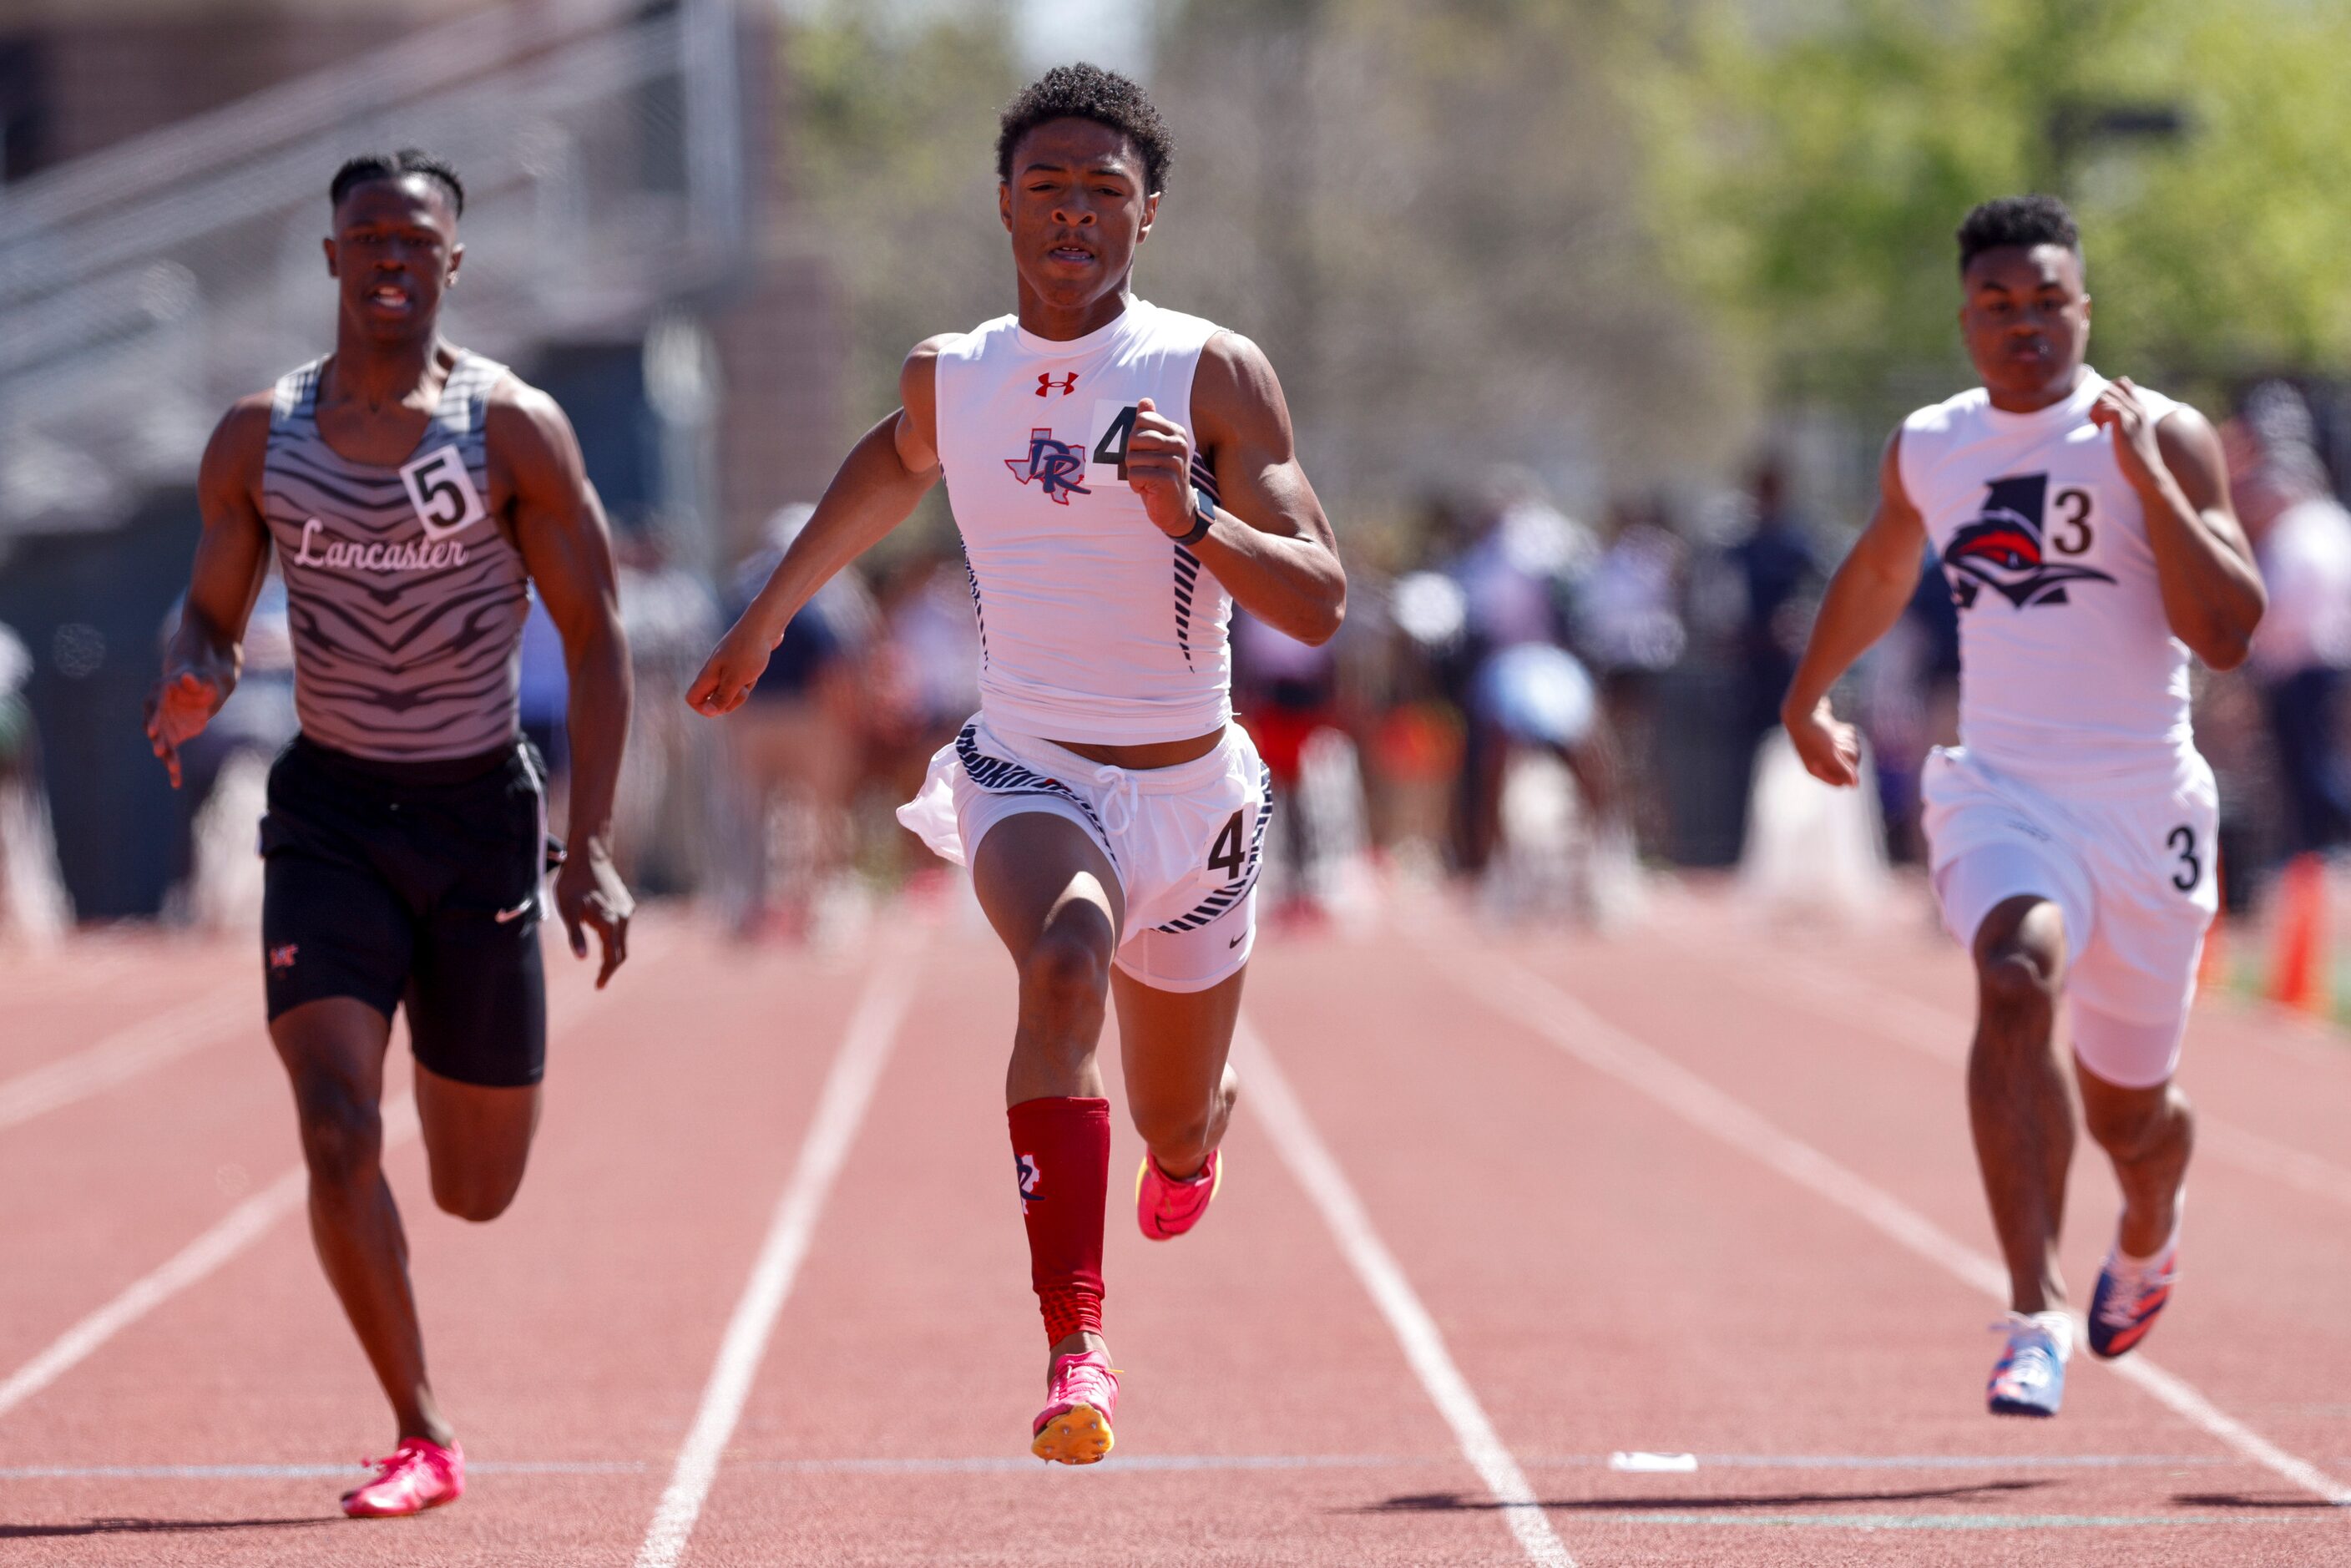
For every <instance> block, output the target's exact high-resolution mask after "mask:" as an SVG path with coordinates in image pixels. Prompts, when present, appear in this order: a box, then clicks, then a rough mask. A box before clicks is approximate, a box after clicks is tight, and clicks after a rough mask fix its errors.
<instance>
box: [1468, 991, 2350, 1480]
mask: <svg viewBox="0 0 2351 1568" xmlns="http://www.w3.org/2000/svg"><path fill="white" fill-rule="evenodd" d="M1437 967H1438V968H1439V969H1440V971H1441V972H1443V973H1444V974H1446V975H1447V977H1449V978H1451V979H1452V980H1453V981H1454V982H1455V983H1456V984H1458V985H1459V986H1460V987H1461V988H1463V989H1465V990H1467V991H1468V992H1469V993H1470V994H1471V995H1473V996H1475V997H1477V998H1479V1000H1480V1001H1482V1002H1484V1003H1485V1004H1486V1005H1487V1006H1488V1007H1489V1008H1492V1009H1495V1010H1496V1011H1498V1012H1501V1013H1504V1014H1506V1015H1508V1016H1509V1017H1511V1018H1513V1019H1517V1020H1518V1021H1519V1022H1520V1023H1521V1024H1524V1025H1525V1026H1526V1027H1527V1028H1528V1029H1530V1030H1533V1031H1534V1032H1535V1033H1536V1034H1538V1035H1540V1036H1541V1037H1542V1038H1543V1039H1544V1040H1549V1041H1550V1042H1551V1043H1552V1045H1554V1046H1556V1047H1558V1048H1559V1049H1560V1050H1561V1051H1564V1052H1566V1053H1567V1054H1568V1055H1569V1056H1571V1057H1573V1058H1574V1059H1575V1060H1576V1061H1580V1062H1582V1063H1583V1064H1584V1065H1585V1066H1586V1067H1589V1068H1591V1069H1593V1071H1598V1072H1602V1073H1604V1074H1606V1075H1607V1076H1609V1077H1611V1078H1614V1079H1615V1080H1616V1081H1617V1082H1620V1083H1624V1084H1625V1085H1627V1086H1629V1087H1631V1088H1634V1089H1636V1090H1638V1091H1640V1092H1642V1093H1644V1094H1646V1095H1647V1096H1648V1097H1649V1098H1650V1099H1652V1100H1654V1101H1656V1103H1658V1104H1659V1105H1662V1106H1663V1107H1665V1108H1666V1109H1667V1110H1668V1111H1671V1112H1672V1113H1675V1114H1676V1115H1677V1116H1679V1117H1681V1118H1682V1119H1683V1120H1684V1121H1686V1122H1688V1123H1690V1124H1692V1125H1694V1126H1697V1127H1698V1128H1700V1129H1702V1130H1704V1131H1706V1132H1708V1133H1711V1134H1714V1135H1715V1136H1716V1137H1718V1138H1720V1139H1721V1140H1722V1141H1723V1142H1725V1143H1727V1144H1729V1145H1731V1146H1732V1147H1734V1148H1737V1149H1739V1150H1740V1151H1742V1152H1744V1153H1746V1154H1748V1155H1752V1156H1754V1157H1755V1158H1756V1159H1758V1160H1761V1161H1762V1162H1763V1163H1764V1164H1765V1165H1767V1166H1771V1168H1772V1169H1774V1170H1776V1171H1778V1172H1780V1173H1781V1174H1782V1176H1787V1177H1788V1178H1789V1179H1790V1180H1791V1181H1793V1182H1795V1183H1796V1184H1797V1185H1799V1186H1804V1187H1807V1188H1810V1189H1811V1190H1812V1191H1813V1192H1814V1193H1815V1194H1817V1195H1819V1196H1820V1197H1824V1198H1826V1199H1828V1200H1829V1201H1830V1202H1831V1203H1834V1204H1835V1205H1836V1206H1837V1207H1840V1208H1843V1209H1844V1210H1846V1211H1847V1212H1849V1213H1851V1214H1854V1215H1855V1216H1857V1217H1859V1218H1862V1219H1864V1220H1865V1221H1867V1222H1868V1223H1869V1224H1870V1225H1872V1226H1874V1227H1876V1228H1877V1229H1878V1230H1879V1231H1881V1232H1882V1233H1884V1234H1885V1235H1886V1236H1887V1237H1889V1238H1891V1239H1893V1240H1895V1241H1896V1242H1898V1243H1900V1244H1901V1245H1902V1246H1904V1247H1907V1248H1908V1249H1910V1250H1911V1251H1913V1252H1916V1253H1917V1255H1918V1256H1919V1257H1921V1258H1924V1259H1926V1260H1928V1262H1931V1263H1933V1264H1934V1265H1935V1266H1936V1267H1937V1268H1938V1269H1941V1270H1944V1271H1945V1272H1947V1273H1949V1274H1952V1275H1955V1276H1957V1277H1958V1278H1959V1280H1960V1281H1964V1282H1965V1283H1967V1284H1969V1285H1971V1286H1973V1287H1974V1288H1976V1289H1977V1290H1979V1291H1983V1292H1984V1293H1985V1294H1987V1295H1989V1296H1991V1298H1992V1299H1993V1300H1995V1301H2006V1300H2007V1299H2008V1273H2007V1270H2004V1269H2002V1268H2001V1266H2000V1265H1999V1264H1998V1263H1996V1262H1994V1261H1993V1260H1991V1258H1989V1257H1987V1256H1985V1255H1984V1254H1983V1253H1981V1252H1979V1251H1977V1250H1976V1249H1973V1248H1971V1247H1969V1246H1968V1245H1966V1244H1965V1243H1964V1242H1962V1241H1960V1240H1959V1239H1957V1238H1955V1237H1953V1236H1952V1235H1951V1234H1950V1233H1949V1232H1948V1231H1946V1230H1944V1229H1943V1228H1941V1227H1939V1226H1938V1225H1936V1224H1935V1223H1934V1222H1933V1221H1932V1220H1930V1219H1928V1218H1927V1217H1926V1216H1924V1215H1922V1214H1920V1213H1919V1212H1918V1211H1917V1210H1916V1209H1914V1208H1912V1207H1909V1206H1908V1205H1907V1204H1906V1203H1904V1202H1902V1201H1901V1200H1900V1199H1899V1198H1897V1197H1894V1195H1893V1194H1891V1193H1889V1192H1886V1190H1884V1189H1883V1188H1881V1187H1879V1186H1876V1185H1874V1184H1873V1183H1871V1182H1870V1181H1868V1180H1867V1179H1866V1178H1865V1177H1864V1176H1862V1175H1861V1174H1860V1173H1859V1172H1857V1171H1855V1170H1851V1169H1849V1168H1847V1167H1846V1166H1842V1165H1839V1164H1838V1163H1837V1162H1836V1161H1834V1160H1833V1159H1831V1158H1830V1157H1829V1156H1828V1155H1824V1154H1823V1153H1821V1152H1820V1151H1819V1150H1818V1149H1815V1148H1813V1146H1812V1145H1810V1144H1807V1143H1804V1142H1803V1141H1802V1140H1801V1139H1799V1138H1796V1137H1794V1136H1792V1135H1791V1134H1787V1133H1784V1132H1782V1131H1781V1130H1780V1129H1779V1128H1778V1127H1777V1126H1775V1125H1773V1124H1771V1123H1770V1122H1768V1121H1766V1120H1764V1118H1763V1117H1762V1116H1761V1115H1760V1114H1758V1113H1756V1112H1754V1111H1752V1110H1750V1108H1749V1107H1748V1106H1747V1105H1746V1104H1745V1103H1742V1102H1740V1101H1739V1100H1736V1099H1733V1098H1732V1097H1731V1096H1730V1095H1729V1094H1727V1093H1725V1092H1723V1091H1721V1090H1720V1089H1718V1088H1716V1087H1715V1086H1714V1085H1713V1084H1712V1083H1710V1082H1708V1081H1707V1080H1705V1079H1703V1078H1701V1077H1699V1076H1698V1074H1697V1073H1695V1072H1692V1071H1690V1070H1689V1069H1687V1068H1686V1067H1684V1066H1683V1065H1682V1064H1681V1063H1679V1062H1677V1061H1674V1060H1673V1059H1672V1058H1671V1057H1668V1056H1667V1055H1665V1054H1664V1053H1663V1052H1661V1051H1657V1050H1656V1049H1655V1048H1654V1047H1652V1046H1650V1045H1648V1044H1646V1042H1644V1041H1642V1040H1638V1039H1636V1038H1635V1037H1634V1036H1633V1035H1631V1034H1628V1033H1627V1032H1625V1030H1621V1029H1618V1028H1617V1027H1616V1026H1615V1025H1614V1024H1612V1023H1609V1022H1608V1021H1607V1020H1606V1019H1603V1018H1601V1017H1600V1015H1599V1014H1597V1013H1595V1012H1593V1010H1592V1009H1589V1008H1587V1007H1585V1006H1584V1005H1583V1003H1582V1002H1579V1001H1577V1000H1576V999H1575V998H1573V997H1571V996H1569V995H1568V994H1567V993H1566V992H1565V991H1563V990H1562V989H1560V988H1558V987H1557V986H1554V985H1552V984H1551V983H1550V982H1549V981H1547V980H1544V979H1543V978H1541V977H1540V976H1538V975H1536V974H1534V973H1533V972H1531V970H1528V969H1526V968H1525V967H1522V966H1520V965H1519V964H1517V963H1514V962H1512V961H1510V960H1509V959H1504V958H1498V957H1493V956H1489V955H1487V954H1484V953H1480V952H1479V951H1477V950H1475V949H1473V948H1468V947H1464V948H1461V949H1459V950H1458V951H1457V952H1455V953H1454V954H1452V955H1450V956H1449V962H1448V963H1447V964H1444V965H1439V966H1437ZM2106 1366H2107V1367H2108V1368H2109V1369H2110V1370H2112V1371H2113V1372H2114V1373H2115V1374H2116V1375H2117V1376H2120V1377H2122V1378H2124V1379H2126V1380H2127V1381H2128V1382H2131V1383H2134V1384H2137V1385H2138V1386H2139V1387H2140V1388H2141V1389H2143V1390H2144V1391H2145V1392H2147V1394H2149V1395H2151V1396H2154V1397H2155V1398H2156V1399H2157V1400H2158V1401H2159V1402H2161V1403H2162V1404H2163V1405H2165V1406H2168V1408H2169V1409H2170V1410H2171V1411H2172V1412H2173V1413H2174V1414H2176V1415H2178V1416H2180V1417H2182V1418H2183V1419H2185V1420H2186V1421H2188V1422H2189V1424H2190V1425H2191V1426H2194V1427H2199V1428H2201V1429H2202V1430H2203V1431H2204V1433H2205V1434H2206V1435H2207V1436H2209V1437H2214V1438H2216V1439H2218V1440H2219V1441H2220V1442H2221V1443H2222V1444H2224V1445H2226V1446H2227V1447H2229V1448H2233V1449H2235V1450H2236V1451H2237V1452H2238V1453H2239V1454H2241V1455H2242V1456H2243V1457H2245V1458H2249V1459H2251V1460H2252V1461H2253V1462H2254V1463H2255V1464H2258V1465H2260V1466H2262V1468H2263V1469H2268V1470H2270V1471H2272V1472H2273V1473H2275V1474H2277V1475H2279V1476H2282V1477H2283V1478H2284V1479H2287V1480H2289V1481H2292V1482H2293V1483H2294V1485H2295V1486H2297V1487H2300V1488H2302V1489H2303V1490H2305V1491H2308V1492H2311V1493H2314V1494H2315V1495H2316V1496H2318V1497H2321V1498H2324V1499H2325V1500H2327V1501H2328V1502H2330V1503H2333V1504H2335V1505H2336V1506H2337V1507H2351V1486H2346V1485H2345V1484H2344V1483H2343V1482H2341V1481H2338V1480H2336V1479H2335V1478H2334V1477H2332V1476H2330V1475H2328V1474H2326V1473H2325V1471H2324V1470H2321V1469H2318V1468H2317V1467H2316V1466H2314V1465H2313V1464H2311V1463H2309V1462H2308V1461H2307V1460H2304V1459H2300V1458H2295V1457H2294V1455H2292V1454H2289V1453H2287V1452H2286V1451H2285V1450H2284V1449H2283V1448H2279V1447H2278V1446H2277V1445H2276V1444H2274V1443H2273V1442H2271V1441H2270V1440H2269V1439H2268V1438H2266V1437H2262V1435H2261V1434H2260V1433H2258V1432H2255V1431H2254V1430H2252V1428H2251V1427H2247V1426H2246V1425H2245V1424H2244V1423H2243V1422H2241V1421H2239V1420H2237V1419H2236V1418H2235V1417H2234V1416H2230V1415H2228V1414H2226V1413H2225V1412H2223V1411H2221V1410H2220V1409H2219V1408H2218V1407H2217V1406H2214V1405H2213V1404H2212V1402H2211V1401H2210V1400H2209V1399H2207V1398H2205V1396H2203V1395H2202V1394H2200V1393H2199V1392H2198V1391H2197V1390H2196V1389H2195V1388H2193V1387H2192V1386H2190V1385H2189V1384H2188V1383H2186V1382H2184V1381H2182V1380H2181V1379H2180V1378H2179V1377H2178V1376H2176V1375H2173V1374H2171V1373H2168V1372H2166V1371H2164V1370H2162V1369H2161V1368H2160V1367H2158V1366H2157V1365H2155V1364H2152V1363H2150V1362H2149V1361H2148V1360H2147V1356H2146V1354H2145V1353H2144V1352H2135V1353H2133V1354H2130V1355H2128V1356H2126V1357H2124V1358H2123V1359H2122V1360H2120V1361H2112V1362H2108V1363H2106Z"/></svg>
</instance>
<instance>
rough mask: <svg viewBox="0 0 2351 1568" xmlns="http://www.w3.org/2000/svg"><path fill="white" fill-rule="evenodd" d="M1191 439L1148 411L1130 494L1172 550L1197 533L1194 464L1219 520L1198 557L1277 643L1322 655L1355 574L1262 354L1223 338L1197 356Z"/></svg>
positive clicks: (1130, 459) (1131, 444)
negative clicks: (1281, 638) (1203, 461)
mask: <svg viewBox="0 0 2351 1568" xmlns="http://www.w3.org/2000/svg"><path fill="white" fill-rule="evenodd" d="M1192 421H1193V423H1194V424H1195V425H1196V427H1197V428H1196V429H1194V430H1189V431H1187V430H1186V429H1185V428H1184V427H1183V426H1182V425H1180V424H1178V423H1175V421H1174V420H1173V419H1171V418H1169V417H1168V416H1167V415H1166V414H1165V413H1161V412H1159V411H1158V410H1156V409H1155V408H1153V407H1152V406H1151V404H1150V402H1149V400H1147V399H1146V400H1145V401H1144V404H1143V405H1142V409H1141V412H1140V413H1138V414H1137V416H1136V419H1135V422H1134V434H1133V435H1132V436H1130V437H1129V438H1128V440H1127V448H1126V471H1127V483H1128V484H1129V485H1131V486H1134V491H1135V493H1136V494H1137V495H1139V496H1141V497H1143V504H1144V508H1145V509H1146V510H1148V511H1149V513H1150V514H1151V520H1152V522H1153V524H1154V525H1155V526H1156V527H1157V528H1159V529H1160V531H1161V532H1163V533H1165V534H1166V535H1167V536H1168V537H1170V538H1183V537H1184V536H1185V535H1186V534H1187V533H1189V532H1190V531H1191V530H1192V528H1193V527H1194V526H1195V518H1196V507H1195V503H1194V501H1193V497H1192V471H1191V470H1192V455H1193V454H1194V453H1195V452H1206V453H1207V455H1208V459H1209V465H1210V466H1211V467H1212V468H1213V469H1214V470H1215V472H1216V476H1217V515H1216V520H1215V522H1214V523H1212V524H1211V525H1210V526H1209V528H1208V532H1207V535H1206V537H1204V538H1201V539H1199V540H1198V541H1196V543H1194V544H1193V545H1191V546H1190V547H1188V548H1189V549H1191V550H1192V552H1193V553H1194V554H1195V555H1197V556H1198V557H1199V558H1200V562H1201V564H1202V565H1204V566H1206V567H1207V569H1208V570H1210V571H1212V572H1214V573H1216V574H1217V581H1218V582H1221V583H1223V584H1224V585H1225V589H1226V591H1228V592H1229V593H1230V594H1231V595H1232V596H1233V600H1234V602H1236V603H1238V605H1240V607H1241V608H1242V609H1244V610H1246V611H1248V612H1249V613H1250V614H1252V615H1254V616H1256V617H1257V618H1258V619H1259V620H1260V621H1262V622H1265V623H1266V624H1267V625H1269V626H1271V627H1273V628H1274V629H1276V630H1277V631H1280V632H1288V633H1289V634H1290V636H1292V637H1295V638H1297V639H1298V640H1299V641H1300V642H1301V643H1313V644H1315V645H1317V646H1320V645H1321V644H1322V643H1328V642H1329V641H1330V640H1331V639H1332V637H1333V636H1335V635H1337V633H1338V631H1339V622H1341V621H1342V620H1343V619H1345V617H1346V613H1347V573H1346V569H1345V568H1344V567H1343V566H1342V565H1341V564H1340V561H1339V540H1338V538H1337V536H1336V535H1334V534H1333V533H1332V530H1331V520H1330V518H1328V517H1324V516H1323V515H1322V502H1321V501H1320V500H1319V499H1317V498H1316V497H1315V495H1314V486H1311V485H1310V484H1308V483H1307V482H1306V472H1305V470H1304V469H1303V468H1301V467H1300V466H1299V463H1298V449H1297V444H1296V441H1295V440H1294V439H1293V436H1292V433H1291V430H1290V405H1289V403H1288V402H1286V401H1284V399H1283V397H1282V395H1281V383H1280V382H1279V381H1278V380H1276V379H1275V377H1274V373H1273V365H1272V363H1271V362H1270V361H1268V360H1267V359H1266V357H1265V351H1264V350H1261V349H1259V347H1258V346H1257V345H1256V344H1255V343H1253V342H1251V341H1249V340H1248V339H1247V338H1244V337H1242V336H1240V335H1239V334H1238V333H1236V332H1219V333H1217V335H1216V336H1215V337H1214V338H1212V339H1210V340H1208V346H1207V348H1205V349H1203V350H1201V352H1200V364H1199V369H1198V370H1197V371H1196V372H1194V375H1193V381H1192Z"/></svg>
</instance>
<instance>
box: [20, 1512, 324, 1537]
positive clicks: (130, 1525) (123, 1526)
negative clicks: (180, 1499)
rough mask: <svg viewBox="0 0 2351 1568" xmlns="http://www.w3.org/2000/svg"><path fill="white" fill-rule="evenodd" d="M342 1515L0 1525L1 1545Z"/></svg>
mask: <svg viewBox="0 0 2351 1568" xmlns="http://www.w3.org/2000/svg"><path fill="white" fill-rule="evenodd" d="M342 1522H344V1521H343V1516H342V1515H341V1514H340V1513H322V1514H305V1515H301V1516H298V1517H297V1518H293V1519H90V1520H84V1521H82V1522H81V1523H79V1524H0V1541H34V1540H43V1539H47V1538H48V1537H51V1536H65V1535H203V1534H208V1533H210V1532H213V1531H223V1530H291V1529H298V1528H300V1527H302V1526H304V1525H313V1524H341V1523H342Z"/></svg>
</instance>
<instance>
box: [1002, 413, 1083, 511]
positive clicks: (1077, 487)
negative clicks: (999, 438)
mask: <svg viewBox="0 0 2351 1568" xmlns="http://www.w3.org/2000/svg"><path fill="white" fill-rule="evenodd" d="M1004 465H1005V467H1007V468H1008V469H1010V470H1011V471H1012V476H1013V477H1014V478H1015V479H1018V480H1019V481H1020V483H1022V484H1023V485H1026V484H1028V483H1029V480H1031V479H1034V480H1036V481H1037V483H1038V484H1039V485H1040V486H1044V490H1045V495H1046V497H1048V498H1049V499H1050V500H1051V501H1052V502H1053V503H1054V504H1055V505H1056V506H1061V507H1066V506H1068V505H1069V504H1070V497H1072V496H1091V495H1092V494H1093V492H1092V490H1089V489H1087V488H1086V487H1085V486H1083V485H1081V484H1079V483H1078V481H1079V480H1080V479H1081V478H1082V477H1084V476H1085V472H1086V455H1085V453H1084V451H1083V450H1082V449H1081V448H1079V447H1075V446H1072V445H1071V444H1069V443H1068V442H1066V441H1057V440H1055V439H1054V437H1053V433H1052V432H1051V431H1050V430H1032V431H1030V432H1029V455H1028V456H1027V457H1026V458H1020V457H1008V458H1006V459H1005V460H1004Z"/></svg>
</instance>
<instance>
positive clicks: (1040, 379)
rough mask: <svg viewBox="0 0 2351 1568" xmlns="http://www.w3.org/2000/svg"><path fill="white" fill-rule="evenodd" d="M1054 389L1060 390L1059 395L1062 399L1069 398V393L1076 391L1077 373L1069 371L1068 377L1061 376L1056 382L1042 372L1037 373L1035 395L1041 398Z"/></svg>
mask: <svg viewBox="0 0 2351 1568" xmlns="http://www.w3.org/2000/svg"><path fill="white" fill-rule="evenodd" d="M1056 387H1058V388H1060V389H1061V395H1062V396H1063V397H1067V396H1069V395H1070V394H1071V392H1075V391H1077V390H1078V372H1077V371H1071V372H1070V373H1069V374H1068V375H1066V376H1063V377H1062V378H1061V380H1060V381H1058V382H1057V381H1055V380H1054V379H1053V378H1052V377H1051V376H1050V375H1048V374H1047V373H1046V372H1045V371H1038V372H1037V395H1038V396H1039V397H1043V396H1044V395H1045V394H1046V393H1047V392H1050V391H1052V390H1053V389H1054V388H1056Z"/></svg>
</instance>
